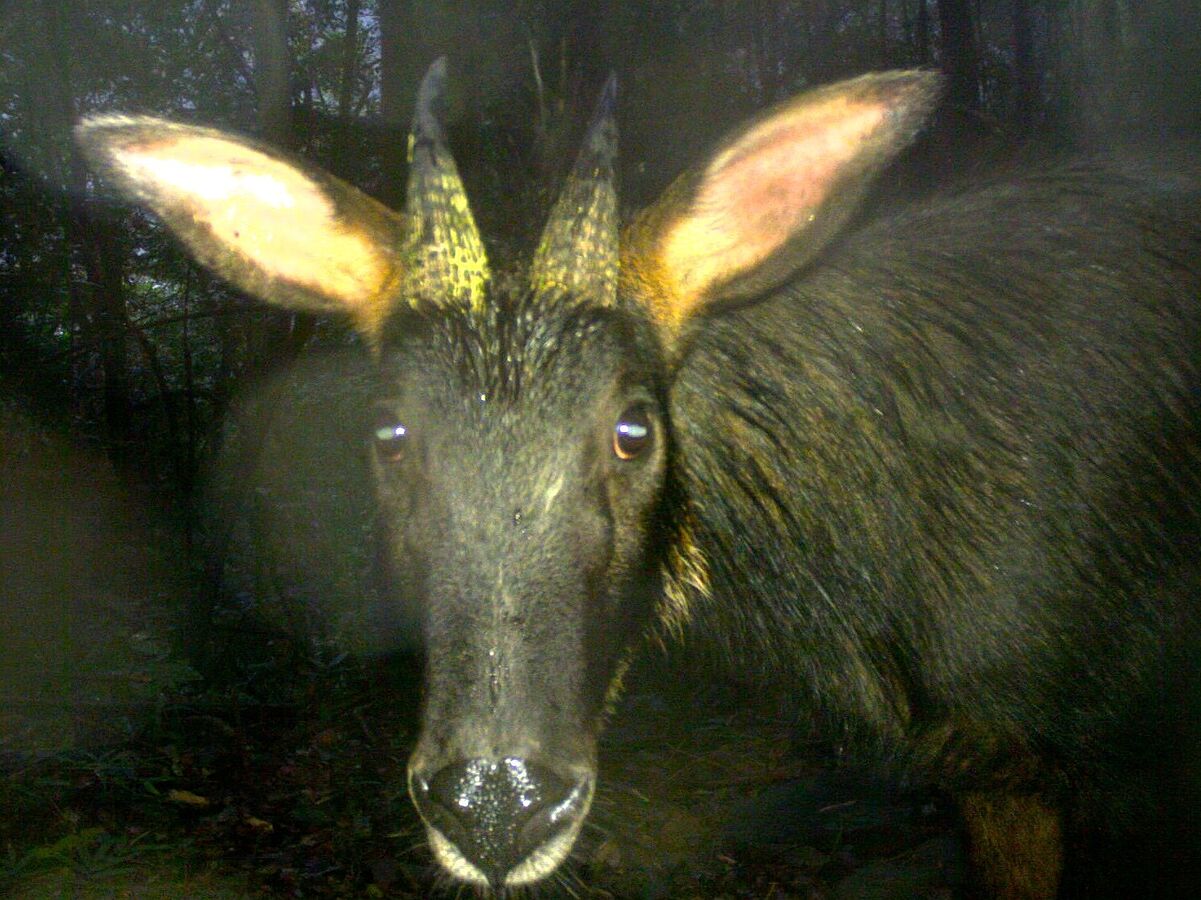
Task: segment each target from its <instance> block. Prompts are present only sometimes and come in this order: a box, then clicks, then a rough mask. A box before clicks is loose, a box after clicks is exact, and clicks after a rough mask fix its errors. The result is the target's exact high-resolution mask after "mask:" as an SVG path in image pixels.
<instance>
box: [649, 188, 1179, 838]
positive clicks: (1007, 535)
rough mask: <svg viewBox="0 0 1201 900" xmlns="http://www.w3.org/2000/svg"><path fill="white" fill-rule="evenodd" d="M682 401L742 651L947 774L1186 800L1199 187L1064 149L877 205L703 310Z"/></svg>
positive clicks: (723, 636)
mask: <svg viewBox="0 0 1201 900" xmlns="http://www.w3.org/2000/svg"><path fill="white" fill-rule="evenodd" d="M672 417H673V421H674V423H675V427H676V430H677V434H678V439H679V443H680V457H681V467H682V472H683V476H682V478H683V481H684V483H685V484H686V486H687V490H688V493H689V495H690V498H691V501H692V503H693V504H694V506H695V508H696V515H697V520H698V527H697V542H698V543H699V544H700V545H701V546H704V547H706V548H707V554H708V556H709V559H710V561H711V567H712V575H713V579H714V589H713V592H712V599H711V600H709V601H706V602H698V603H696V604H695V607H694V613H695V617H696V624H697V629H696V630H697V631H699V632H701V633H703V634H706V635H710V636H715V637H717V638H718V639H719V640H720V641H722V643H723V644H724V645H725V647H726V649H727V650H728V651H729V653H730V654H731V655H732V656H734V657H735V658H736V659H738V660H740V661H741V665H742V667H743V670H744V671H746V670H753V671H755V672H756V673H757V674H759V675H761V676H763V677H766V678H769V679H771V680H772V681H774V682H783V683H786V684H794V685H797V686H800V685H805V686H806V688H805V689H806V690H807V691H810V692H812V694H813V696H814V697H816V698H817V700H818V701H819V702H820V703H821V705H822V706H823V707H824V708H826V709H827V710H830V711H832V712H834V714H835V715H836V716H837V717H839V718H840V719H842V720H843V721H844V722H850V723H852V727H853V728H855V729H857V730H863V727H864V726H866V730H867V731H868V732H869V733H872V734H875V735H878V736H884V737H888V738H901V739H902V740H903V742H904V745H905V746H908V747H909V748H910V751H911V754H912V756H913V758H914V759H915V761H917V762H920V763H921V764H922V765H923V766H930V767H933V771H934V772H935V773H936V774H937V775H938V776H939V777H940V778H941V779H942V780H943V782H944V783H945V784H947V785H948V786H949V787H952V788H953V789H957V790H960V791H965V790H968V791H970V790H974V789H978V788H980V787H982V786H988V785H989V784H990V783H995V784H998V785H1003V786H1004V788H1005V789H1006V790H1009V791H1013V792H1016V793H1019V794H1021V793H1026V792H1029V793H1031V794H1035V795H1040V796H1048V797H1050V798H1051V800H1052V802H1054V803H1058V802H1059V801H1060V800H1068V801H1069V805H1070V806H1072V807H1073V808H1074V809H1075V810H1077V812H1076V813H1075V814H1076V815H1079V813H1078V810H1079V807H1080V803H1072V802H1071V798H1077V799H1081V798H1083V799H1085V800H1098V799H1100V800H1112V799H1114V798H1116V797H1117V796H1119V795H1120V796H1122V797H1127V796H1129V795H1128V793H1127V792H1124V791H1122V792H1119V790H1118V785H1119V784H1122V785H1131V784H1134V785H1138V786H1140V787H1144V788H1147V787H1149V788H1152V791H1141V792H1136V795H1138V794H1140V793H1141V799H1142V800H1143V801H1146V802H1153V801H1154V799H1156V798H1153V797H1152V796H1150V795H1151V793H1153V790H1154V789H1156V788H1158V789H1163V788H1164V787H1165V786H1170V788H1169V789H1170V790H1175V791H1188V790H1192V791H1194V792H1195V791H1196V787H1197V782H1196V780H1195V779H1196V775H1195V773H1193V774H1191V775H1190V774H1189V773H1187V772H1186V771H1185V770H1184V769H1182V768H1181V766H1182V765H1183V764H1184V763H1185V762H1186V760H1188V761H1191V760H1189V758H1188V757H1187V755H1184V754H1181V755H1174V754H1176V753H1177V751H1180V750H1181V744H1180V741H1181V740H1183V739H1186V738H1187V737H1188V736H1189V735H1190V728H1191V729H1192V731H1191V736H1192V737H1193V738H1195V737H1196V731H1195V728H1196V726H1195V724H1191V725H1190V723H1189V722H1188V719H1187V716H1188V714H1189V700H1190V698H1192V697H1194V696H1195V695H1196V694H1195V692H1196V690H1197V682H1196V680H1195V676H1196V654H1197V653H1198V646H1197V642H1198V634H1199V628H1198V626H1199V624H1201V623H1199V622H1198V619H1199V618H1201V602H1199V601H1198V588H1199V587H1201V537H1199V536H1201V205H1199V204H1198V197H1197V195H1196V194H1195V193H1190V192H1181V191H1179V190H1176V189H1168V188H1163V187H1161V186H1159V185H1157V184H1155V183H1151V182H1148V181H1146V180H1143V179H1138V178H1131V177H1126V176H1123V175H1115V174H1112V173H1109V172H1105V171H1102V170H1099V169H1096V168H1093V167H1089V166H1079V167H1075V168H1068V169H1063V170H1060V171H1057V172H1055V173H1053V174H1047V175H1039V176H1031V177H1027V178H1023V179H1020V180H1017V181H1013V182H1009V183H1002V184H997V185H994V186H992V187H990V188H987V189H983V190H979V191H975V192H968V193H962V194H960V195H958V196H954V197H950V198H945V199H942V200H940V201H937V202H935V203H933V204H930V205H927V206H924V207H921V208H918V209H917V210H915V211H912V212H909V213H907V214H904V215H902V216H900V217H898V218H895V219H893V220H891V221H885V222H880V223H877V224H874V225H872V226H870V227H868V228H866V229H865V230H863V231H862V232H860V233H859V234H857V235H853V236H851V237H849V238H848V239H846V240H845V241H844V242H843V243H842V244H841V245H840V246H838V247H836V248H834V249H833V250H832V251H830V252H829V253H827V254H826V256H825V257H824V258H822V259H819V260H817V261H816V263H815V264H814V266H813V267H812V268H811V269H810V270H809V271H808V272H806V273H803V274H802V275H800V277H798V278H797V279H796V280H795V281H794V282H793V283H792V284H790V285H788V286H787V287H785V288H784V289H782V290H780V291H778V292H777V293H775V294H774V295H772V296H770V297H766V298H762V299H761V301H760V302H757V303H754V304H752V305H748V306H745V307H743V308H740V309H736V310H729V311H720V310H719V311H715V312H713V313H712V314H710V315H708V316H706V317H704V318H703V319H701V320H700V321H698V322H696V323H695V324H694V325H693V326H692V328H691V330H690V333H689V338H688V346H687V351H686V354H685V356H684V358H683V361H682V362H681V364H680V366H679V371H678V372H677V373H676V375H675V379H674V383H673V387H672ZM1195 710H1196V704H1193V705H1192V711H1193V712H1194V713H1195ZM1197 750H1198V748H1197V747H1196V746H1194V747H1193V748H1192V752H1193V753H1196V752H1197ZM1165 763H1166V765H1164V764H1165ZM1155 764H1159V765H1155ZM1190 777H1191V778H1192V779H1194V780H1192V781H1191V782H1190V781H1189V780H1188V779H1189V778H1190ZM1164 779H1166V782H1165V781H1164ZM1192 796H1193V798H1194V799H1201V798H1198V797H1197V795H1196V793H1194V794H1193V795H1192ZM1158 799H1163V798H1162V796H1161V797H1160V798H1158ZM1155 808H1156V807H1154V806H1153V807H1152V809H1155ZM1136 809H1138V812H1140V813H1141V814H1142V815H1144V816H1145V815H1146V813H1147V812H1149V810H1148V809H1147V808H1145V807H1136ZM1114 815H1115V813H1114V811H1113V809H1112V808H1110V809H1107V810H1106V812H1105V813H1104V816H1105V817H1107V818H1108V820H1109V821H1111V822H1112V820H1113V816H1114ZM1154 821H1155V819H1154V818H1144V819H1143V821H1142V824H1143V825H1144V826H1146V825H1148V824H1150V823H1151V822H1154ZM1193 836H1194V839H1195V836H1196V831H1194V832H1193Z"/></svg>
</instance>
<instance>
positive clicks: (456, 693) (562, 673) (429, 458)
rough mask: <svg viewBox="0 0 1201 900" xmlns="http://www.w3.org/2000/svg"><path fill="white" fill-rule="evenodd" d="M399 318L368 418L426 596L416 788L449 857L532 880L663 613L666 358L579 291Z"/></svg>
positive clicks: (407, 585) (398, 541)
mask: <svg viewBox="0 0 1201 900" xmlns="http://www.w3.org/2000/svg"><path fill="white" fill-rule="evenodd" d="M489 309H490V310H491V311H490V312H488V313H486V314H480V313H477V314H471V313H467V312H458V311H454V310H447V309H440V310H436V309H431V310H427V311H424V312H423V311H420V310H419V311H416V312H413V313H412V314H407V315H403V316H401V317H399V318H398V320H397V321H396V322H395V323H394V325H393V327H392V328H391V331H390V334H392V335H394V337H393V338H392V339H390V340H389V342H388V344H386V345H385V349H384V351H383V353H382V357H381V393H380V397H379V401H378V403H377V410H376V420H375V422H374V426H373V428H374V443H375V459H376V471H377V475H378V480H379V492H380V496H381V498H382V503H383V507H384V510H385V519H386V520H387V522H388V523H389V528H390V537H389V546H390V551H391V554H392V556H393V562H394V564H395V565H394V566H393V568H394V569H396V570H398V571H399V572H401V573H402V574H401V575H400V577H399V583H398V584H397V585H396V590H398V591H402V592H406V593H407V594H415V595H417V596H419V597H420V598H421V599H422V607H423V609H424V621H425V641H426V648H427V660H428V662H427V676H426V696H425V705H424V716H423V727H422V733H421V737H420V740H419V743H418V746H417V748H416V751H415V752H414V754H413V757H412V759H411V761H410V764H409V787H410V791H411V793H412V796H413V799H414V802H415V803H416V805H417V808H418V810H419V811H420V813H421V815H422V818H423V819H424V820H425V823H426V825H427V827H428V830H429V836H430V842H431V844H432V846H433V848H434V852H435V854H436V855H437V857H438V859H439V861H440V862H441V863H442V864H443V865H444V866H445V867H446V868H447V869H448V870H449V871H450V872H451V873H452V874H454V875H456V876H457V877H459V878H462V879H464V880H467V881H470V882H475V883H478V884H491V885H492V886H493V887H500V886H502V885H508V886H514V885H520V884H525V883H529V882H532V881H535V880H537V879H539V878H541V877H543V876H545V875H546V874H547V873H549V872H550V871H551V870H553V869H554V867H555V866H557V865H558V863H559V862H560V861H561V860H562V859H563V858H564V857H565V856H566V854H567V853H568V851H569V850H570V848H571V845H572V843H573V841H574V839H575V837H576V834H577V833H578V831H579V828H580V825H581V823H582V821H583V818H584V816H585V814H586V812H587V810H588V807H589V804H590V802H591V798H592V792H593V786H594V783H595V755H596V752H595V745H596V735H597V732H598V729H599V726H600V720H601V717H602V714H603V710H604V706H605V701H606V697H607V695H608V694H609V692H610V691H611V690H612V689H613V688H614V682H615V679H616V678H617V677H618V675H619V669H620V668H621V665H622V663H623V659H624V655H625V653H626V652H627V650H628V649H629V647H630V645H631V643H632V641H633V640H634V638H635V637H636V635H637V634H638V633H639V632H640V631H642V630H643V629H644V628H645V625H646V624H647V619H648V618H649V617H650V616H651V615H652V610H651V600H650V598H651V597H652V596H653V594H654V593H655V588H656V584H655V581H656V577H657V576H656V575H655V573H656V571H657V569H658V560H657V559H656V558H655V554H654V548H655V546H657V545H659V544H661V543H662V541H661V540H657V539H660V538H661V537H662V535H661V533H660V529H662V528H663V527H665V523H664V521H663V513H662V509H661V506H662V504H663V495H664V488H665V477H666V475H665V471H666V464H667V451H668V447H667V432H666V424H665V421H664V418H663V405H662V396H663V393H662V392H663V388H662V384H661V383H660V374H659V373H660V371H661V363H660V361H659V353H658V348H657V346H656V345H655V343H654V340H653V337H652V332H651V331H650V329H649V327H648V326H646V325H644V324H643V323H642V322H641V321H640V320H639V319H638V318H637V317H634V316H630V315H627V314H624V313H622V312H620V311H618V310H615V309H612V308H607V309H606V308H600V307H594V306H588V305H583V304H580V303H578V302H575V301H573V300H572V299H571V298H569V297H549V298H548V297H545V296H526V297H523V298H518V299H517V300H514V301H510V302H505V301H504V300H502V301H499V302H493V303H492V304H490V305H489Z"/></svg>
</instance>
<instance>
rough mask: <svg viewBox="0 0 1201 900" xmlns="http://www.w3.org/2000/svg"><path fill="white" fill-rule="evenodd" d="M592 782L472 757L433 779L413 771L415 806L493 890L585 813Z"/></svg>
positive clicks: (527, 765)
mask: <svg viewBox="0 0 1201 900" xmlns="http://www.w3.org/2000/svg"><path fill="white" fill-rule="evenodd" d="M590 784H591V779H590V778H588V777H587V776H585V777H582V778H572V777H570V776H564V775H562V774H557V773H556V772H554V771H552V770H551V769H550V768H549V767H547V766H543V765H539V764H537V763H533V762H529V761H527V760H524V759H517V758H513V757H507V758H504V759H469V760H466V761H463V762H457V763H453V764H451V765H449V766H446V767H445V768H443V769H440V770H439V771H437V772H435V773H434V774H433V775H432V776H431V777H430V778H428V779H426V778H424V777H422V775H421V773H419V772H413V773H412V776H411V779H410V785H411V789H412V794H413V802H414V803H416V804H417V808H418V809H419V810H420V811H421V814H422V816H424V818H425V820H426V823H427V824H429V825H430V826H431V827H433V828H436V829H438V830H439V831H440V832H441V833H442V835H443V836H444V837H445V838H446V839H447V840H448V841H450V842H451V843H452V844H454V845H455V847H456V848H457V849H458V851H459V852H460V853H462V855H463V857H464V858H465V859H466V860H467V861H468V862H470V863H471V864H472V865H474V866H475V867H476V868H478V869H479V870H480V872H482V873H483V875H484V877H485V878H487V880H488V883H489V884H490V885H492V887H493V888H500V887H502V886H503V885H504V883H505V879H506V877H507V876H508V875H509V873H510V872H512V871H513V870H514V869H515V868H516V867H518V866H519V865H520V864H521V863H522V862H523V861H524V860H527V859H529V858H530V856H531V854H533V853H534V852H535V851H537V850H538V849H539V848H540V847H544V846H545V845H546V844H547V843H549V842H550V841H553V840H554V839H555V838H556V837H558V836H560V835H562V834H563V833H564V832H565V831H567V830H568V829H570V828H571V827H572V826H573V825H574V824H575V823H576V822H577V821H578V820H579V819H580V817H581V816H582V815H583V813H584V812H585V810H586V809H587V804H588V799H589V787H590Z"/></svg>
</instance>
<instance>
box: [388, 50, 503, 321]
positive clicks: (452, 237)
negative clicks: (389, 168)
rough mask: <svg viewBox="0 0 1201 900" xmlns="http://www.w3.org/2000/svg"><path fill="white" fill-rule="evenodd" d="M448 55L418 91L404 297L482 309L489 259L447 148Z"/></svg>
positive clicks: (411, 145) (407, 203) (407, 207)
mask: <svg viewBox="0 0 1201 900" xmlns="http://www.w3.org/2000/svg"><path fill="white" fill-rule="evenodd" d="M445 105H446V57H440V58H439V59H438V60H436V61H435V62H434V64H433V65H431V66H430V67H429V71H428V72H426V73H425V77H424V78H423V79H422V81H421V88H420V90H419V91H418V92H417V111H416V114H415V115H414V116H413V130H412V133H411V134H410V135H409V152H408V162H409V184H408V193H407V196H406V199H405V209H404V217H405V222H406V228H405V234H406V238H405V244H404V248H403V251H402V258H403V259H404V261H405V276H404V278H405V285H404V288H405V296H407V297H413V298H417V297H421V298H424V299H427V300H432V301H434V302H438V303H447V302H464V301H466V302H467V303H469V304H470V305H471V308H472V309H475V310H478V309H480V308H481V307H482V305H483V302H484V294H485V290H486V287H487V284H488V279H489V271H488V259H487V256H486V254H485V253H484V244H483V241H481V240H480V234H479V230H478V229H477V228H476V225H475V219H474V218H473V217H472V215H471V207H470V206H469V205H468V203H467V194H466V193H465V192H464V190H463V182H462V181H461V180H460V178H459V170H458V168H457V167H456V166H455V162H454V159H452V158H451V155H450V151H449V150H447V148H446V136H445V132H444V131H443V128H442V122H441V114H442V112H443V111H444V108H445Z"/></svg>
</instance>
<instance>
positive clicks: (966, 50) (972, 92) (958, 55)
mask: <svg viewBox="0 0 1201 900" xmlns="http://www.w3.org/2000/svg"><path fill="white" fill-rule="evenodd" d="M938 21H939V25H940V27H941V29H942V70H943V71H944V72H945V73H946V74H947V95H948V97H949V98H950V100H951V102H952V103H953V104H954V105H955V106H956V107H958V108H959V109H960V110H972V109H976V108H977V107H978V106H979V104H980V80H979V74H978V68H979V65H978V62H977V59H976V42H975V38H974V34H975V28H974V26H973V22H972V9H971V5H970V3H969V0H938Z"/></svg>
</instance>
